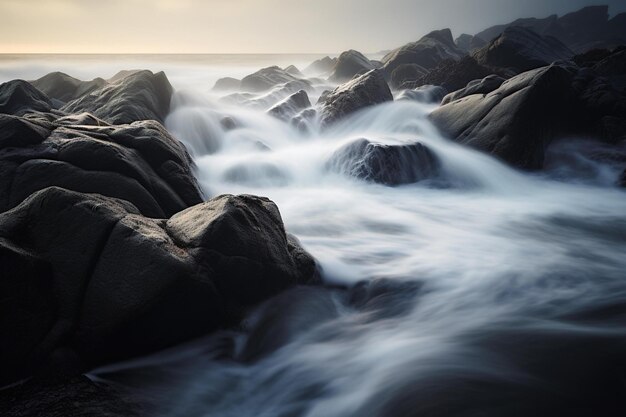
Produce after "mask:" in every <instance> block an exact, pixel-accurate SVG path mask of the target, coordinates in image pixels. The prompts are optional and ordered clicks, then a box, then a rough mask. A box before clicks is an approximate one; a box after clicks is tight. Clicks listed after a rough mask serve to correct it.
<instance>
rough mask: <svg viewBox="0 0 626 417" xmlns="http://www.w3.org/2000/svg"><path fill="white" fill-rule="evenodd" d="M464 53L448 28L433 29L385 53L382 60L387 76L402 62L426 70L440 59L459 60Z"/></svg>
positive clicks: (433, 66)
mask: <svg viewBox="0 0 626 417" xmlns="http://www.w3.org/2000/svg"><path fill="white" fill-rule="evenodd" d="M464 55H466V54H465V52H464V51H462V50H461V49H459V48H458V47H457V46H456V44H455V43H454V40H453V39H452V32H450V29H443V30H436V31H433V32H431V33H429V34H427V35H426V36H424V37H423V38H421V39H420V40H419V41H417V42H413V43H409V44H406V45H404V46H402V47H400V48H398V49H394V50H393V51H391V52H390V53H389V54H387V55H385V57H384V58H383V60H382V62H383V64H384V68H385V72H386V74H387V76H391V74H392V73H393V71H394V70H395V69H396V68H398V67H399V66H400V65H403V64H417V65H419V66H421V67H423V68H425V69H427V70H430V69H432V68H435V67H436V66H437V65H438V64H439V63H440V62H441V61H444V60H448V59H453V60H459V59H461V58H462V57H463V56H464Z"/></svg>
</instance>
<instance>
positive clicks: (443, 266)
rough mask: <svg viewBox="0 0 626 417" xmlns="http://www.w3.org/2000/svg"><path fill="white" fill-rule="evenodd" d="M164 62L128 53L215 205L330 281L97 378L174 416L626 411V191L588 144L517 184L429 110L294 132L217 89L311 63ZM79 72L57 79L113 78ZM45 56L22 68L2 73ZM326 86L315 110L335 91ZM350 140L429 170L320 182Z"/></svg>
mask: <svg viewBox="0 0 626 417" xmlns="http://www.w3.org/2000/svg"><path fill="white" fill-rule="evenodd" d="M157 58H158V57H157ZM157 58H154V61H149V60H144V61H141V59H142V58H141V57H134V58H133V59H136V60H137V63H138V65H139V64H143V65H142V67H148V68H150V69H156V70H158V69H164V70H165V71H166V73H167V74H168V76H169V77H170V79H171V80H172V83H173V84H174V86H175V87H176V88H177V90H176V93H175V95H174V97H173V101H172V110H171V113H170V115H169V117H168V118H167V120H166V122H165V124H166V127H167V128H168V130H170V132H172V134H173V135H174V136H176V137H177V138H178V139H180V140H181V141H183V142H184V143H185V144H186V146H187V147H188V149H189V151H190V152H191V154H192V155H193V157H194V160H195V163H196V166H197V177H198V180H199V183H200V184H201V186H202V188H203V190H204V192H205V194H206V195H207V197H210V196H215V195H218V194H222V193H235V194H238V193H249V194H258V195H264V196H268V197H269V198H271V199H272V200H273V201H275V202H276V203H277V205H278V207H279V208H280V211H281V214H282V216H283V220H284V222H285V225H286V228H287V230H288V231H289V232H290V233H292V234H294V235H295V236H297V238H298V239H299V240H300V241H301V243H302V245H303V246H304V247H305V248H306V249H307V250H308V251H310V252H311V253H312V254H313V255H314V256H315V258H316V259H317V260H318V261H319V263H320V265H321V267H322V271H323V278H324V281H325V283H326V284H327V285H326V286H324V287H320V288H298V289H295V290H292V291H288V292H286V293H285V294H283V295H280V296H278V297H276V298H275V299H273V300H270V301H269V302H267V303H265V304H264V305H263V306H261V307H260V308H258V309H257V310H256V311H254V312H252V313H251V314H250V316H249V317H248V318H247V319H246V321H245V323H244V325H243V326H242V328H241V329H237V330H233V331H229V332H220V333H218V334H215V335H212V336H210V337H208V338H206V339H203V340H199V341H195V342H192V343H190V344H187V345H185V346H180V347H177V348H173V349H171V350H169V351H167V352H162V353H159V354H156V355H154V356H151V357H147V358H143V359H140V360H137V361H132V362H129V363H124V364H118V365H112V366H108V367H105V368H102V369H100V370H96V371H95V372H94V373H93V374H92V377H93V378H94V379H97V380H101V381H106V382H108V383H111V384H115V385H117V386H119V387H123V388H126V389H128V390H129V392H131V393H132V395H135V396H137V398H142V400H143V401H145V402H146V404H148V407H154V408H151V410H154V411H153V412H154V413H155V414H159V415H167V416H233V417H235V416H413V415H416V416H457V415H458V416H485V415H488V416H492V415H502V416H517V415H520V416H521V415H524V416H530V415H553V416H555V415H616V416H617V415H625V414H626V354H625V353H624V352H626V193H625V192H624V191H623V190H620V189H619V188H617V187H615V186H614V185H613V184H614V183H615V180H616V178H617V176H618V175H619V172H620V171H619V166H615V165H611V164H603V163H600V162H597V161H594V160H590V159H587V158H585V156H584V155H585V153H584V152H582V151H583V150H585V149H586V147H589V146H592V147H593V146H598V145H593V144H590V143H589V142H588V141H584V140H581V139H580V138H578V139H577V140H571V141H568V142H565V144H562V145H559V144H557V145H555V146H554V147H553V150H551V154H550V155H552V156H551V158H550V161H549V162H550V164H549V166H550V169H549V170H548V171H547V172H546V173H543V174H529V173H522V172H518V171H515V170H513V169H511V168H509V167H507V166H505V165H503V164H501V163H500V162H498V161H497V160H495V159H493V158H491V157H489V156H486V155H484V154H481V153H478V152H475V151H472V150H470V149H467V148H464V147H462V146H459V145H456V144H454V143H452V142H450V141H448V140H446V139H445V138H442V137H441V136H440V134H439V133H438V132H437V130H436V129H435V128H434V126H433V125H432V124H431V123H430V122H429V121H428V118H427V116H428V113H429V112H430V111H432V109H433V108H434V105H433V104H427V103H420V102H416V101H395V102H391V103H387V104H383V105H379V106H375V107H372V108H369V109H366V110H364V111H362V112H359V113H356V114H354V115H352V116H350V117H348V118H346V119H344V120H343V121H342V122H341V123H339V124H337V125H334V126H333V127H332V128H330V129H324V130H321V129H320V127H319V123H318V122H317V121H316V120H311V121H310V122H309V123H308V125H307V128H306V129H299V128H296V127H294V126H292V125H290V124H289V123H284V122H282V121H279V120H277V119H275V118H273V117H271V116H269V115H267V114H266V113H265V110H267V108H269V107H270V106H271V105H272V104H274V103H275V102H276V101H278V100H280V99H281V98H283V97H284V96H285V93H284V92H283V91H280V90H277V91H273V92H270V93H266V94H261V95H258V96H255V97H245V98H242V97H239V96H230V97H227V98H226V99H225V98H224V96H226V95H228V93H219V94H218V93H214V92H212V91H211V86H212V83H213V82H214V81H215V79H216V78H217V77H218V76H236V77H241V76H242V75H244V74H246V73H250V72H253V71H254V70H255V69H257V68H259V67H262V66H264V65H267V64H278V65H281V66H284V65H287V64H290V63H295V64H297V65H298V66H299V67H300V68H302V65H303V64H306V63H308V62H310V61H312V60H313V59H314V58H316V57H310V56H301V57H289V56H279V57H264V58H263V59H264V60H266V61H270V59H273V60H274V62H266V61H264V60H261V59H260V58H258V57H256V58H255V57H248V58H245V57H239V58H237V59H235V60H234V61H233V59H234V58H232V57H230V58H229V57H226V58H223V59H222V61H220V60H216V58H215V57H213V58H211V57H208V58H205V59H204V60H199V62H197V61H194V62H188V61H185V59H183V58H180V60H178V61H176V60H165V59H161V60H160V61H159V59H157ZM93 59H94V60H95V62H99V61H98V60H97V59H96V58H93ZM224 59H225V60H226V61H228V62H227V64H223V60H224ZM100 60H106V58H100ZM229 60H230V61H229ZM78 61H79V60H76V62H74V61H72V62H70V63H68V64H64V65H66V67H64V69H65V71H66V72H68V73H70V75H77V76H81V77H82V78H92V77H95V76H106V75H108V74H102V73H101V72H102V67H101V66H98V65H94V66H93V68H91V67H86V66H85V65H86V64H85V63H82V64H80V63H79V62H78ZM102 62H104V61H102ZM107 62H109V66H108V67H106V68H109V67H110V68H111V69H113V67H117V68H116V69H123V67H121V66H120V65H122V63H115V65H114V64H111V63H110V60H109V61H107ZM123 63H125V64H128V62H127V61H123ZM133 63H135V62H134V61H133ZM220 63H222V64H223V65H222V64H220ZM55 64H56V65H59V64H58V63H55V62H49V61H48V62H46V63H45V65H43V64H41V65H39V66H38V67H36V68H35V67H34V64H33V62H30V61H23V60H22V61H19V60H17V59H16V60H15V62H13V61H11V65H8V64H7V63H4V64H2V71H0V75H2V77H3V78H11V76H13V75H14V74H16V73H19V71H25V70H26V68H30V70H29V71H30V72H28V73H27V75H28V76H30V77H31V78H34V77H36V76H40V75H43V74H39V73H37V71H40V72H41V71H43V70H44V69H45V70H48V69H49V70H52V69H58V68H51V67H53V66H54V65H55ZM72 69H74V70H75V71H74V72H72V71H71V70H72ZM98 69H100V71H101V72H100V73H91V72H90V71H93V72H95V71H96V70H98ZM113 72H115V71H112V73H111V74H110V75H113ZM44 73H45V72H44ZM18 76H19V74H18ZM12 78H16V77H15V76H13V77H12ZM22 78H28V77H27V76H22ZM317 84H318V85H316V86H315V87H314V88H312V89H311V91H310V96H311V98H312V100H311V101H312V102H313V103H315V100H316V98H317V96H319V95H320V94H321V92H322V91H323V90H324V89H326V88H328V87H329V86H327V85H325V83H324V82H322V81H319V82H317ZM225 117H226V118H228V119H227V120H228V122H229V123H228V124H230V126H225V124H224V118H225ZM233 125H234V126H235V127H234V128H233ZM360 138H367V139H369V140H372V141H375V142H380V143H386V144H399V143H414V142H420V143H422V144H424V145H426V146H427V147H428V148H429V149H431V150H432V151H433V153H434V154H435V155H436V157H437V158H438V159H439V161H440V163H441V175H440V178H439V179H438V180H436V181H424V182H419V183H416V184H411V185H403V186H396V187H389V186H384V185H379V184H374V183H371V182H365V181H362V180H359V179H356V178H351V177H348V176H345V175H342V174H340V173H336V172H331V171H329V170H328V168H327V161H328V160H329V158H330V156H331V155H332V154H333V152H334V151H336V150H337V149H338V148H340V147H342V146H344V145H345V144H347V143H350V142H352V141H355V140H358V139H360ZM622 168H623V166H622Z"/></svg>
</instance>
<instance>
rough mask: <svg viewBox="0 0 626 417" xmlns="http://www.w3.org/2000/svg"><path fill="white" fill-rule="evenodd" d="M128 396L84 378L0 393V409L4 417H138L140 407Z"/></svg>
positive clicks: (31, 384) (33, 384) (21, 386)
mask: <svg viewBox="0 0 626 417" xmlns="http://www.w3.org/2000/svg"><path fill="white" fill-rule="evenodd" d="M129 397H130V396H129V395H126V394H125V393H123V392H121V391H120V390H118V389H114V388H112V387H110V386H108V385H105V384H101V383H95V382H93V381H91V380H89V378H87V377H85V376H78V377H74V378H71V379H69V380H63V381H38V380H30V381H28V382H25V383H22V384H19V385H16V386H14V387H11V388H8V389H4V390H3V391H1V392H0V409H1V410H2V411H3V415H4V416H7V417H32V416H46V417H66V416H81V417H101V416H107V417H138V416H142V415H146V414H144V410H143V409H142V407H141V406H139V405H138V404H136V403H135V402H134V401H133V400H131V399H130V398H129Z"/></svg>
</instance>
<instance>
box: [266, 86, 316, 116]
mask: <svg viewBox="0 0 626 417" xmlns="http://www.w3.org/2000/svg"><path fill="white" fill-rule="evenodd" d="M308 107H311V102H310V101H309V96H308V94H307V93H306V91H304V90H300V91H298V92H297V93H293V94H292V95H290V96H289V97H287V98H286V99H284V100H282V101H281V102H279V103H277V104H276V105H274V106H273V107H272V108H271V109H269V110H268V111H267V113H268V114H269V115H271V116H274V117H276V118H277V119H280V120H283V121H285V122H286V121H289V120H290V119H291V118H292V117H294V116H295V115H296V114H298V113H299V112H300V111H301V110H304V109H306V108H308Z"/></svg>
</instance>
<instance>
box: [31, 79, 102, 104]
mask: <svg viewBox="0 0 626 417" xmlns="http://www.w3.org/2000/svg"><path fill="white" fill-rule="evenodd" d="M30 83H31V84H32V85H34V86H35V87H36V88H37V89H38V90H39V91H41V92H43V93H45V94H46V95H47V96H48V97H50V98H53V99H56V100H59V101H62V102H64V103H66V102H68V101H71V100H75V99H77V98H79V97H81V96H83V95H85V94H88V93H91V92H93V91H95V90H97V89H99V88H102V87H104V86H105V85H106V81H105V80H103V79H102V78H95V79H93V80H92V81H81V80H79V79H77V78H74V77H70V76H69V75H67V74H64V73H62V72H51V73H50V74H47V75H44V76H43V77H41V78H39V79H37V80H34V81H31V82H30Z"/></svg>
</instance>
